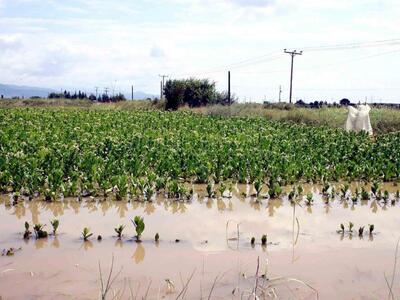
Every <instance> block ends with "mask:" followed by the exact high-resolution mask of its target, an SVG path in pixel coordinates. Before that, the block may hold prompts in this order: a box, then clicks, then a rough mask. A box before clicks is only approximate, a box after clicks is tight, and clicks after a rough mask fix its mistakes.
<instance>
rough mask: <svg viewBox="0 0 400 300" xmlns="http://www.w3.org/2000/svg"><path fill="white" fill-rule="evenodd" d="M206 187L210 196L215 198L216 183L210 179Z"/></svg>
mask: <svg viewBox="0 0 400 300" xmlns="http://www.w3.org/2000/svg"><path fill="white" fill-rule="evenodd" d="M206 189H207V196H208V198H213V197H214V196H215V191H214V183H213V182H211V181H208V183H207V188H206Z"/></svg>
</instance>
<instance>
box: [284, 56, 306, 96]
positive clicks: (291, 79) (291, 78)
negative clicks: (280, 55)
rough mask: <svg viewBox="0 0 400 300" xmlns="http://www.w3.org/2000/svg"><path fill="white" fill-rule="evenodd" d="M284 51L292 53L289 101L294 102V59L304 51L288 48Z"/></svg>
mask: <svg viewBox="0 0 400 300" xmlns="http://www.w3.org/2000/svg"><path fill="white" fill-rule="evenodd" d="M283 52H284V53H287V54H290V56H291V57H292V64H291V67H290V94H289V103H292V83H293V59H294V57H295V56H296V55H302V54H303V51H300V52H297V51H296V50H294V51H287V50H286V49H283Z"/></svg>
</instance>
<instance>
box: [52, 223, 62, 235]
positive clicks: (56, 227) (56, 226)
mask: <svg viewBox="0 0 400 300" xmlns="http://www.w3.org/2000/svg"><path fill="white" fill-rule="evenodd" d="M50 224H51V226H52V227H53V235H56V233H57V229H58V226H59V225H60V221H59V220H58V219H54V220H51V221H50Z"/></svg>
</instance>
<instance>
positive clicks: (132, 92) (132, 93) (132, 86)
mask: <svg viewBox="0 0 400 300" xmlns="http://www.w3.org/2000/svg"><path fill="white" fill-rule="evenodd" d="M131 96H132V97H131V98H132V99H131V100H133V84H132V87H131Z"/></svg>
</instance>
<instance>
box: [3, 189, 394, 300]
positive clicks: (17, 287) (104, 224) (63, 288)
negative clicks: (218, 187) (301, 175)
mask: <svg viewBox="0 0 400 300" xmlns="http://www.w3.org/2000/svg"><path fill="white" fill-rule="evenodd" d="M320 188H321V187H318V186H315V187H313V188H311V187H305V191H304V194H306V193H309V192H310V191H312V192H313V199H314V203H313V204H312V205H306V204H305V200H304V199H305V198H306V197H305V196H304V197H303V198H302V200H301V201H299V202H298V204H296V205H294V203H291V202H290V201H289V200H288V199H287V196H284V197H281V198H280V199H275V200H267V199H261V200H256V199H255V198H254V197H252V196H246V195H245V194H246V190H247V192H248V194H251V193H250V192H249V190H250V187H246V186H241V187H240V188H239V189H237V190H236V192H235V193H234V195H233V196H232V197H231V198H228V197H224V198H218V197H217V198H215V199H210V198H207V197H206V196H205V195H204V193H202V191H204V186H196V188H195V194H194V197H193V199H192V200H191V201H187V202H182V201H174V200H170V199H169V200H167V199H165V198H164V197H162V196H161V195H159V196H158V197H157V198H156V199H155V201H153V202H130V201H126V200H123V201H115V200H106V201H103V200H102V199H101V198H99V199H95V198H84V199H82V201H78V200H77V199H72V198H68V199H64V200H62V201H57V202H51V203H48V202H45V201H43V200H40V199H35V200H32V201H28V200H26V199H25V200H20V201H19V202H18V203H16V204H15V205H13V203H12V199H11V197H10V196H9V195H3V196H1V200H0V216H1V218H0V228H1V231H0V248H1V249H8V248H10V247H14V248H16V249H19V248H20V247H21V249H20V250H16V251H15V253H14V255H13V256H6V255H4V256H1V257H0V297H1V299H3V300H5V299H98V298H99V297H100V291H101V287H100V280H99V278H100V275H99V262H100V263H101V269H102V274H103V277H104V280H106V278H107V276H108V273H109V270H110V264H111V260H112V256H114V269H113V271H114V273H113V274H115V275H116V274H117V273H118V272H119V271H120V270H121V268H122V270H121V273H120V274H119V276H118V277H117V278H116V280H115V282H114V283H113V285H112V287H111V290H110V292H109V296H110V297H109V299H113V298H114V296H115V299H129V298H131V299H142V298H147V299H184V298H185V299H240V298H244V299H248V298H249V296H250V294H251V293H252V292H253V290H254V286H255V282H256V279H255V278H256V277H255V274H256V272H257V265H258V274H259V276H261V275H264V276H261V277H260V278H259V281H260V282H258V283H257V288H258V289H261V288H264V289H265V295H264V296H265V298H266V299H269V298H271V299H273V298H274V297H278V298H279V299H317V298H319V299H384V298H388V297H389V298H390V297H391V294H390V291H392V293H393V294H394V295H396V294H397V295H398V294H399V293H400V286H399V285H398V284H397V280H396V278H395V277H394V284H392V278H393V271H394V270H395V268H396V266H395V250H396V244H397V240H398V238H399V237H400V234H399V229H398V228H399V227H400V218H399V217H398V216H399V213H400V203H398V201H396V200H395V195H394V193H395V192H396V190H397V187H396V186H394V185H393V184H387V185H386V186H384V188H385V189H386V190H388V191H389V192H390V196H389V201H388V202H387V203H386V204H385V203H384V202H383V201H377V200H373V199H371V200H368V201H367V200H359V201H357V203H353V202H352V200H351V199H350V198H349V199H347V200H343V199H341V198H340V197H339V196H336V197H335V198H333V199H331V198H324V197H322V195H321V193H320V191H319V189H320ZM288 190H289V188H288ZM327 199H328V200H327ZM392 200H393V201H392ZM136 215H140V216H142V217H144V221H145V225H146V228H145V230H144V232H143V235H142V242H141V243H136V242H135V240H134V238H133V237H134V235H135V230H134V226H133V225H132V224H131V221H130V219H132V218H133V217H134V216H136ZM54 218H58V219H59V221H60V226H59V230H58V234H57V235H56V236H52V235H50V236H49V237H48V238H45V239H38V240H36V239H35V238H34V237H31V238H30V239H29V240H24V239H23V231H24V223H25V221H28V222H29V223H30V224H36V223H39V222H40V223H44V224H47V226H46V227H45V229H46V230H48V231H49V232H50V231H51V225H50V220H52V219H54ZM349 222H352V223H354V229H353V233H352V234H351V233H348V232H347V231H348V228H347V227H348V223H349ZM341 223H343V224H344V225H345V227H346V229H345V233H344V234H342V233H338V232H337V231H338V230H340V224H341ZM120 224H124V225H126V228H125V230H124V232H123V237H122V239H120V240H119V239H118V238H117V237H116V233H115V231H114V228H115V227H117V226H118V225H120ZM227 224H228V225H227ZM238 224H239V225H238ZM369 224H374V227H375V229H374V231H373V234H369V231H368V228H369ZM361 226H365V230H364V233H363V235H362V236H361V237H360V236H359V234H358V230H359V227H361ZM84 227H89V228H90V229H91V231H92V232H93V233H94V234H93V236H92V237H91V238H90V239H89V241H87V242H84V241H83V240H82V237H81V232H82V229H83V228H84ZM238 229H239V232H238ZM156 233H159V236H160V240H159V242H158V243H156V242H155V241H154V236H155V234H156ZM263 234H266V235H267V245H266V246H262V245H261V240H260V239H261V236H262V235H263ZM98 235H101V236H102V240H101V241H98V240H97V236H98ZM252 237H255V239H256V240H255V245H251V242H250V241H251V238H252ZM258 259H259V264H258V263H257V261H258ZM385 276H386V280H387V282H386V280H385ZM265 279H268V281H266V280H265ZM388 285H389V286H392V288H391V289H390V288H389V287H388ZM118 293H119V294H118ZM122 293H124V294H123V295H122V296H121V294H122Z"/></svg>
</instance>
